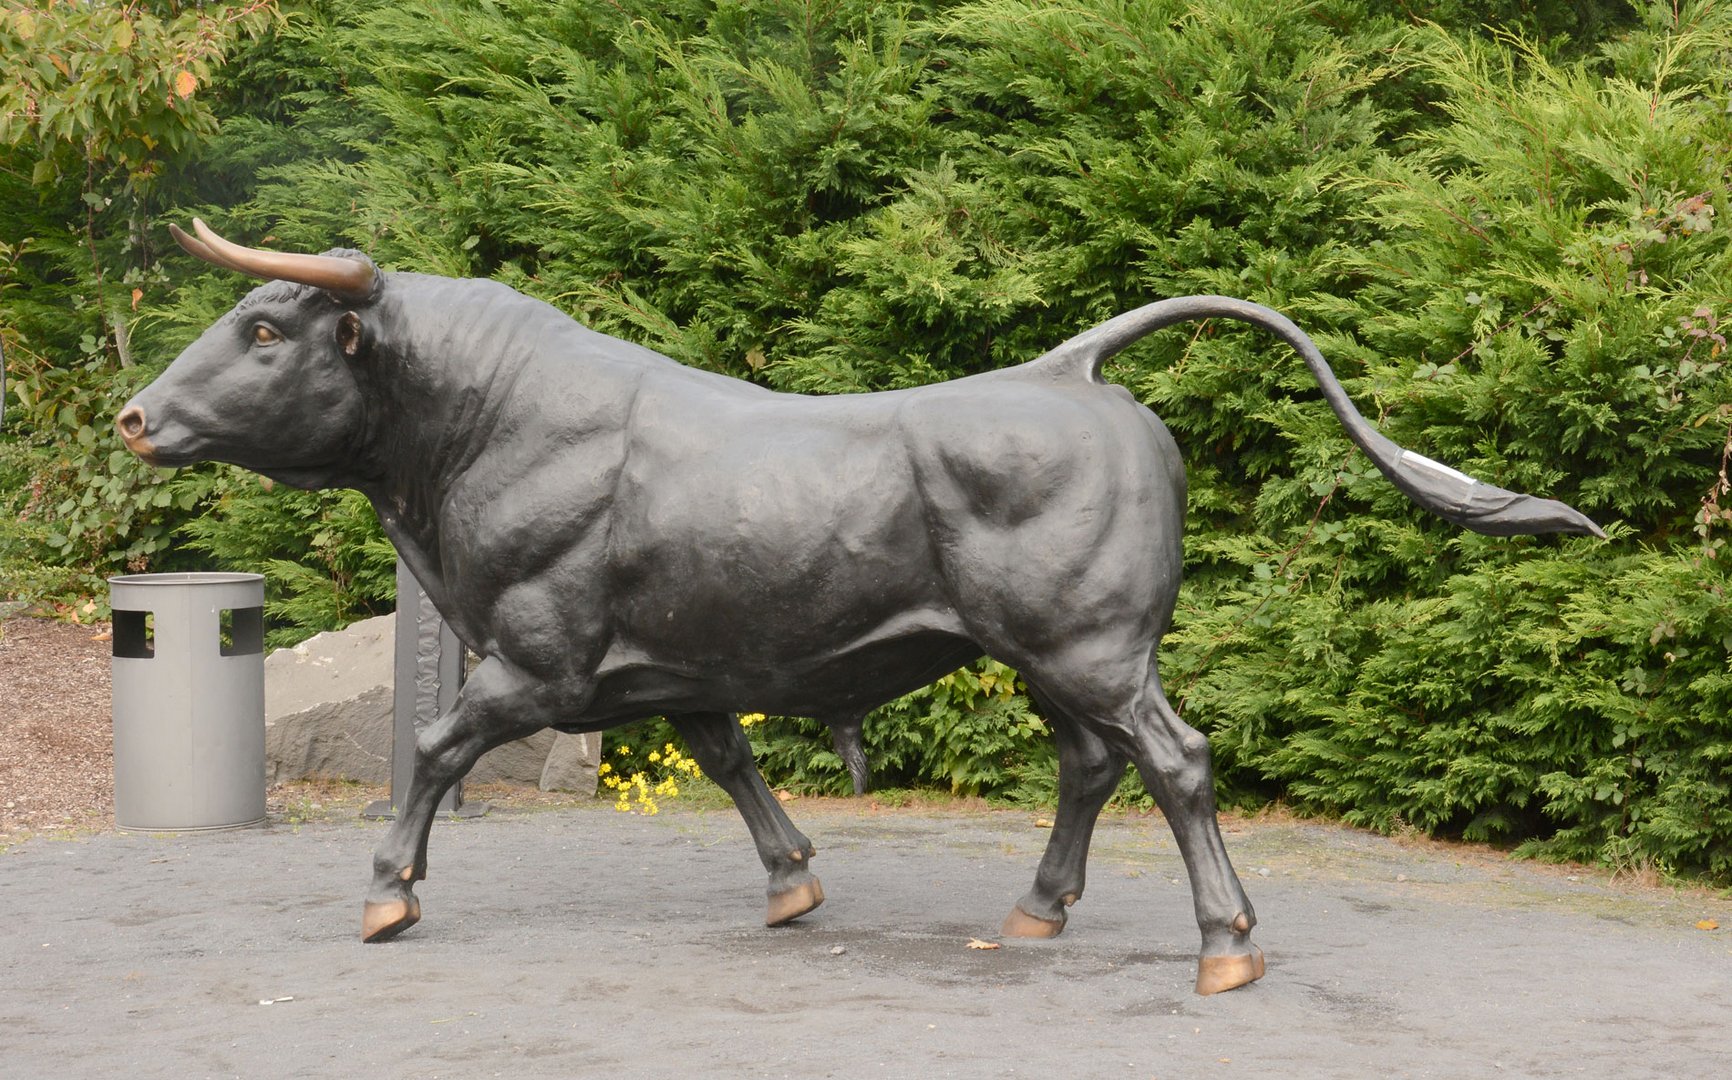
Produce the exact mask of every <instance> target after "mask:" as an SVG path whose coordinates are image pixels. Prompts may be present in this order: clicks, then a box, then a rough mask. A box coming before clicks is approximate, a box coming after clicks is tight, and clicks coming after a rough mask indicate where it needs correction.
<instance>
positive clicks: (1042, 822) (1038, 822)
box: [1034, 817, 1052, 829]
mask: <svg viewBox="0 0 1732 1080" xmlns="http://www.w3.org/2000/svg"><path fill="white" fill-rule="evenodd" d="M1034 827H1035V828H1037V829H1050V828H1052V822H1050V821H1048V820H1047V819H1046V818H1043V817H1037V818H1035V819H1034Z"/></svg>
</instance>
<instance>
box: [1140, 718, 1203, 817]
mask: <svg viewBox="0 0 1732 1080" xmlns="http://www.w3.org/2000/svg"><path fill="white" fill-rule="evenodd" d="M1144 760H1145V761H1148V762H1150V764H1151V765H1152V767H1153V768H1152V771H1153V774H1154V775H1152V776H1151V775H1149V772H1150V769H1149V767H1148V766H1144V769H1143V779H1144V782H1145V783H1148V784H1149V785H1150V786H1151V787H1156V786H1158V787H1159V788H1160V789H1162V790H1164V791H1166V792H1169V793H1171V794H1172V795H1173V796H1174V797H1176V798H1178V799H1181V800H1183V801H1184V802H1186V803H1195V802H1196V801H1198V800H1199V799H1205V798H1207V799H1209V800H1211V801H1212V800H1213V797H1214V790H1215V774H1214V770H1213V768H1212V767H1211V766H1210V752H1209V740H1208V738H1207V737H1206V736H1204V735H1203V733H1202V732H1200V731H1195V730H1188V731H1187V732H1186V733H1185V734H1183V735H1181V736H1179V737H1178V738H1177V739H1174V740H1172V741H1170V742H1163V743H1161V744H1160V745H1159V746H1157V747H1155V748H1154V750H1153V752H1152V753H1150V754H1148V755H1147V756H1146V757H1145V758H1144Z"/></svg>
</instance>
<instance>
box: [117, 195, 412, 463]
mask: <svg viewBox="0 0 1732 1080" xmlns="http://www.w3.org/2000/svg"><path fill="white" fill-rule="evenodd" d="M193 229H194V231H196V232H197V233H198V237H197V239H195V238H193V237H191V236H188V235H187V234H186V233H184V232H182V231H181V230H180V229H178V228H176V227H175V226H173V225H170V226H169V231H170V232H172V233H173V234H174V238H175V239H176V240H177V241H179V243H180V245H181V247H183V248H185V249H186V250H187V251H189V252H191V253H192V254H194V255H196V256H198V257H199V258H201V259H203V260H205V261H206V262H209V263H213V264H215V265H217V266H222V267H226V268H228V269H230V270H238V271H240V272H241V273H244V274H251V275H254V276H256V277H262V278H265V279H267V280H268V281H270V283H269V284H267V285H263V286H260V287H259V288H257V289H255V290H254V291H253V292H252V293H251V294H250V295H249V296H247V297H246V298H245V299H243V300H242V301H241V302H240V303H239V304H237V305H236V306H235V308H234V310H233V311H231V312H229V313H228V314H227V315H225V316H223V318H222V319H221V320H219V321H218V322H217V323H216V325H214V326H212V327H211V328H210V329H208V330H206V331H205V332H204V333H203V334H202V335H200V337H199V339H198V340H197V341H195V342H193V343H192V345H190V346H188V347H187V349H186V351H185V352H183V353H181V354H180V356H179V357H177V358H176V359H175V361H174V363H172V364H170V365H169V367H168V370H167V371H165V372H163V373H162V375H161V376H159V377H158V378H157V379H156V381H155V382H153V383H151V384H150V385H149V386H147V387H145V388H144V389H143V390H142V391H140V392H139V393H138V395H137V396H136V397H134V398H133V399H132V400H131V401H129V402H127V404H126V407H125V408H124V409H122V410H121V411H120V415H119V416H118V417H117V418H116V419H115V426H116V427H117V428H118V429H119V431H120V438H121V441H123V442H124V443H126V446H127V449H129V450H131V451H132V452H133V453H135V454H137V455H138V456H139V457H142V458H144V459H145V460H146V461H148V462H150V463H151V464H153V465H187V464H191V463H192V462H195V461H227V462H232V463H233V464H236V465H240V466H243V467H245V468H248V469H252V470H253V471H255V472H260V473H263V474H265V475H266V476H271V477H274V478H276V479H279V480H282V481H283V482H284V483H288V484H294V485H296V486H298V487H323V486H327V485H329V484H331V483H333V481H335V480H337V478H338V477H339V476H340V475H341V474H342V473H343V472H345V471H346V470H345V466H347V465H349V464H351V463H352V459H353V456H354V454H355V451H356V449H357V447H358V444H359V442H360V439H361V436H362V427H363V423H364V409H363V405H362V400H361V395H360V391H359V388H358V385H357V381H356V373H355V370H354V368H353V367H352V362H353V361H354V360H355V359H356V358H357V357H358V356H359V355H360V354H361V352H362V351H363V349H364V348H365V347H366V344H367V340H366V339H367V331H366V327H365V325H364V323H363V321H362V318H361V315H360V314H358V313H357V310H360V311H364V310H365V309H366V307H367V306H368V304H369V303H370V302H371V301H372V299H373V297H374V295H375V293H376V291H377V288H378V286H379V284H380V275H379V272H378V269H377V268H376V267H375V266H374V265H373V262H372V260H370V259H368V258H367V257H366V256H365V255H361V254H360V253H358V252H340V253H338V252H332V253H327V254H324V255H298V254H289V253H283V252H274V251H259V250H256V249H253V248H246V247H241V246H240V245H239V244H232V243H230V242H228V241H227V240H224V239H223V238H222V237H220V236H218V235H216V233H214V232H212V231H211V230H210V229H209V228H208V227H206V225H205V223H204V222H202V221H199V220H197V219H196V218H195V219H194V220H193Z"/></svg>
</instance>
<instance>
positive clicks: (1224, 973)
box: [1197, 945, 1264, 997]
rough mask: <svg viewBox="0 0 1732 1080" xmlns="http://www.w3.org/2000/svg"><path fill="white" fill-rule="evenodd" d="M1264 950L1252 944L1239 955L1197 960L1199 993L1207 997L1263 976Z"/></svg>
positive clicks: (1208, 957) (1206, 957)
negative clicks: (1247, 951)
mask: <svg viewBox="0 0 1732 1080" xmlns="http://www.w3.org/2000/svg"><path fill="white" fill-rule="evenodd" d="M1263 970H1264V965H1263V950H1262V949H1259V948H1258V947H1257V946H1255V945H1253V946H1251V951H1250V952H1249V953H1243V954H1240V955H1238V956H1205V957H1202V958H1200V959H1199V960H1198V961H1197V993H1199V994H1201V995H1203V996H1204V997H1207V996H1208V995H1210V994H1219V993H1220V992H1221V991H1223V990H1232V989H1234V988H1235V987H1240V986H1244V985H1245V984H1246V983H1252V982H1256V981H1257V980H1258V979H1261V978H1262V977H1263Z"/></svg>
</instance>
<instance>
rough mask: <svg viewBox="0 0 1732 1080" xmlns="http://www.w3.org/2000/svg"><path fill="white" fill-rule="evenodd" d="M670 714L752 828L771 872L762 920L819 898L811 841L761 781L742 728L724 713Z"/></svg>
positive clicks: (798, 911)
mask: <svg viewBox="0 0 1732 1080" xmlns="http://www.w3.org/2000/svg"><path fill="white" fill-rule="evenodd" d="M668 719H669V720H670V721H671V722H672V723H673V725H674V729H675V730H676V731H678V732H679V733H680V737H681V738H683V739H684V740H685V741H686V747H687V748H688V749H689V750H691V752H692V757H694V758H696V759H697V762H698V766H699V768H701V769H703V770H704V775H706V776H708V777H709V778H710V779H712V780H714V781H715V782H716V783H717V784H718V785H720V786H721V788H722V790H723V791H726V792H727V793H728V796H729V797H730V798H732V799H733V800H734V805H735V806H736V807H737V808H739V811H740V816H741V817H742V818H744V819H745V820H746V828H747V829H749V830H751V833H752V842H753V843H755V844H756V845H757V847H758V857H759V858H760V859H762V860H763V861H764V868H765V869H766V870H768V871H769V872H770V884H769V888H768V890H767V891H768V893H769V910H768V912H767V914H765V916H764V925H765V926H781V925H782V924H784V923H789V922H792V921H794V920H795V919H798V918H799V917H800V916H802V915H804V914H806V913H807V912H808V911H811V910H812V909H813V908H815V907H817V906H818V905H819V904H822V903H823V902H824V887H823V886H822V885H820V884H819V883H818V879H817V878H816V877H814V876H812V871H811V870H810V869H809V868H808V866H809V864H810V863H811V861H812V856H813V855H814V854H816V852H815V850H814V849H813V847H812V841H810V840H808V839H806V837H805V835H804V834H803V833H801V832H800V830H799V829H796V828H794V823H793V822H791V821H789V820H788V815H787V814H786V813H784V812H783V810H782V804H781V802H779V801H778V800H777V799H776V796H775V795H774V794H772V793H771V792H770V789H769V787H768V786H767V785H766V784H765V783H764V777H763V775H762V774H761V773H759V772H758V763H757V762H756V761H755V760H754V759H753V758H752V745H751V743H750V742H749V741H748V740H747V739H746V732H745V729H744V728H742V727H740V725H739V723H738V722H737V721H735V719H734V718H733V717H732V716H730V715H728V714H727V713H688V714H685V715H682V716H670V717H668Z"/></svg>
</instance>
